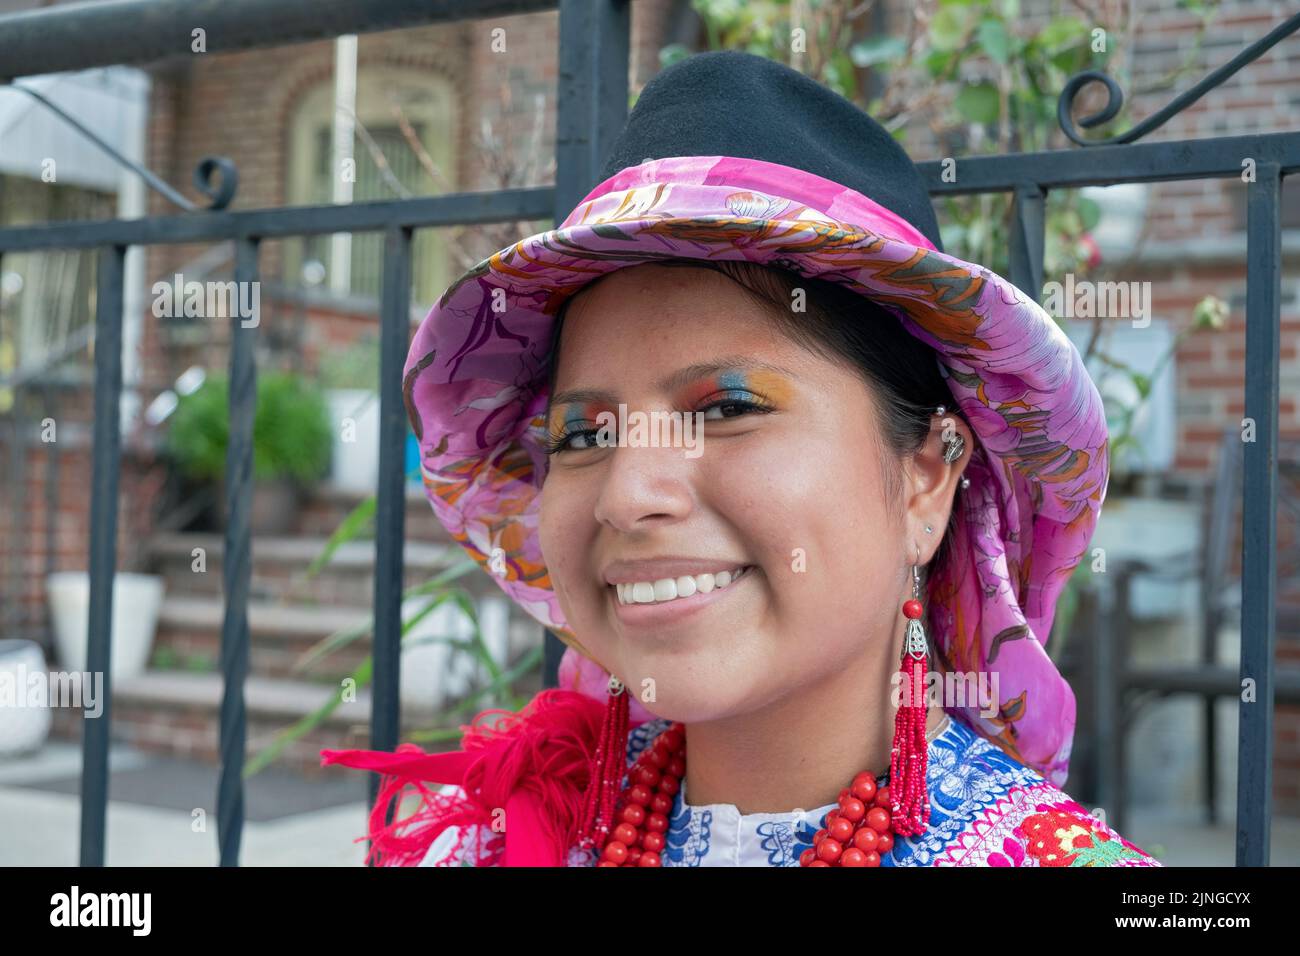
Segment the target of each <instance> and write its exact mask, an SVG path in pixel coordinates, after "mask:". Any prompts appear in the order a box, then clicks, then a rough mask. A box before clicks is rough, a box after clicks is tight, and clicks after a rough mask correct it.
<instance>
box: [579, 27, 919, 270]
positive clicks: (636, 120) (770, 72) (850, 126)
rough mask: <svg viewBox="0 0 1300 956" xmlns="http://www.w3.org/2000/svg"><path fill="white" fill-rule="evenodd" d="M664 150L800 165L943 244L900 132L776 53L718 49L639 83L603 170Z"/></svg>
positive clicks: (666, 152) (667, 153) (608, 173)
mask: <svg viewBox="0 0 1300 956" xmlns="http://www.w3.org/2000/svg"><path fill="white" fill-rule="evenodd" d="M668 156H737V157H744V158H746V159H761V160H764V161H765V162H769V163H779V164H780V165H782V166H789V167H791V168H793V169H802V170H804V171H805V172H809V173H813V174H814V175H816V176H821V177H822V178H823V179H829V180H832V181H833V182H837V183H842V184H843V185H845V186H848V187H849V188H850V189H853V190H855V191H857V192H859V193H861V194H862V195H864V196H866V197H867V198H869V199H874V200H875V201H876V202H878V203H880V205H882V206H884V207H885V208H886V209H888V210H890V211H891V212H894V213H897V214H898V215H899V216H902V217H903V218H904V219H906V220H907V221H908V222H910V223H911V224H912V225H913V226H915V227H916V228H917V229H918V230H920V232H921V233H922V235H924V236H925V237H926V238H927V239H929V240H930V242H932V243H933V244H934V247H935V248H936V249H939V250H941V251H942V249H943V245H942V244H941V243H940V241H939V224H938V222H937V221H936V220H935V218H934V207H933V206H932V205H931V204H930V196H929V194H928V193H927V192H926V189H925V186H924V185H923V184H922V182H921V176H920V174H919V173H918V172H917V169H916V166H915V165H914V164H913V163H912V160H911V159H909V158H908V155H907V153H906V152H904V151H903V147H902V146H900V145H899V143H898V141H897V140H896V139H894V137H893V136H891V135H890V134H889V131H888V130H886V129H885V128H884V127H883V126H881V125H880V124H879V123H877V122H876V121H875V120H874V119H872V118H871V117H870V116H868V115H867V114H866V113H864V112H863V111H862V110H861V109H859V108H858V107H857V106H855V105H854V104H853V103H850V102H849V101H848V100H846V99H845V98H844V97H842V96H840V95H839V94H838V93H836V92H835V91H834V90H831V89H828V88H827V87H825V86H822V85H821V84H820V83H818V82H817V81H816V80H813V79H810V78H809V77H807V76H804V75H803V74H802V73H800V72H798V71H797V70H793V69H791V68H790V67H788V66H785V65H784V64H782V63H777V62H775V61H774V60H769V59H767V58H765V57H761V56H755V55H754V54H752V53H743V52H740V51H738V50H720V51H717V52H713V53H699V54H696V55H695V56H690V57H686V58H685V59H683V60H679V61H678V62H676V63H674V64H673V65H672V66H670V67H667V68H666V69H664V70H663V71H662V72H661V73H659V74H658V75H657V76H655V77H654V79H652V80H651V81H650V82H649V83H647V84H646V85H645V88H644V89H642V91H641V95H640V97H639V98H638V99H637V101H636V105H635V106H634V107H633V108H632V114H631V115H630V116H629V117H628V121H627V126H626V127H624V129H623V132H622V134H621V135H620V136H619V138H618V140H617V141H616V142H615V143H614V147H613V152H612V154H611V155H610V157H609V159H608V160H607V161H606V162H605V165H604V168H603V169H602V171H601V174H600V178H601V179H602V180H603V179H608V178H609V177H610V176H613V175H614V174H615V173H617V172H618V171H619V170H620V169H625V168H627V167H628V166H637V165H639V164H641V163H642V162H644V161H645V160H647V159H662V158H664V157H668Z"/></svg>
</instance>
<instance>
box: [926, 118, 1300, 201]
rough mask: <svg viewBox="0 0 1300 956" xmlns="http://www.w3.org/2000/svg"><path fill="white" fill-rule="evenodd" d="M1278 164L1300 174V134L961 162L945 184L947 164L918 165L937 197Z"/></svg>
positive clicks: (1224, 172) (1228, 172)
mask: <svg viewBox="0 0 1300 956" xmlns="http://www.w3.org/2000/svg"><path fill="white" fill-rule="evenodd" d="M1245 157H1250V158H1252V159H1254V160H1255V162H1256V163H1257V164H1259V165H1263V164H1264V163H1277V164H1278V165H1280V166H1281V167H1282V173H1283V175H1286V174H1288V173H1293V172H1296V171H1298V170H1300V133H1261V134H1258V135H1252V136H1223V137H1219V138H1217V139H1199V140H1198V139H1188V140H1174V141H1172V142H1167V143H1131V144H1126V145H1122V146H1094V147H1091V148H1089V149H1056V150H1048V151H1046V152H1040V153H1008V154H1006V155H1005V156H971V157H969V158H966V159H963V160H961V162H960V164H959V165H958V169H957V177H956V179H955V180H953V181H952V182H944V179H943V161H942V160H931V161H928V162H924V163H917V167H918V168H919V169H920V171H921V175H922V177H923V179H924V181H925V184H926V188H927V189H929V190H930V192H931V193H933V194H935V195H948V196H954V195H961V194H968V193H988V192H1014V191H1015V190H1016V188H1017V187H1018V186H1020V185H1022V184H1024V183H1037V184H1038V185H1039V186H1041V187H1042V188H1043V189H1046V190H1052V189H1067V188H1075V187H1078V186H1109V185H1112V184H1114V183H1158V182H1174V181H1177V180H1187V179H1230V178H1233V177H1238V176H1240V175H1241V170H1242V159H1243V158H1245Z"/></svg>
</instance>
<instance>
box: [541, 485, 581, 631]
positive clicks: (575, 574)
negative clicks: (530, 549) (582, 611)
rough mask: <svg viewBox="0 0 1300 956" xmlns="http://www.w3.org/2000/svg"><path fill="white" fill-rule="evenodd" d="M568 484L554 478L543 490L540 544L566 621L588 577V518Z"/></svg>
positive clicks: (571, 615) (570, 616) (571, 614)
mask: <svg viewBox="0 0 1300 956" xmlns="http://www.w3.org/2000/svg"><path fill="white" fill-rule="evenodd" d="M569 484H570V483H569V482H566V481H564V480H563V479H560V480H558V481H557V480H556V479H555V478H554V476H552V478H551V479H550V480H548V481H547V482H546V484H545V485H543V486H542V495H541V505H540V510H539V512H538V523H537V540H538V546H539V547H540V548H541V550H542V560H543V561H545V563H546V570H547V572H548V574H549V575H550V579H551V587H552V589H553V590H554V591H555V594H556V597H557V598H558V599H559V601H560V609H561V610H563V611H564V614H565V617H566V618H572V617H573V614H574V611H575V610H577V608H575V607H574V606H573V597H574V596H575V595H577V594H580V593H581V591H580V587H579V585H580V584H581V583H582V575H583V574H584V573H585V572H584V570H583V564H582V555H583V554H584V553H585V546H586V545H585V542H584V539H583V535H584V531H583V529H584V528H585V527H586V519H587V517H588V516H587V515H584V513H583V512H581V511H579V510H578V508H577V502H576V501H575V500H574V498H575V496H574V494H573V492H572V489H571V488H570V487H569Z"/></svg>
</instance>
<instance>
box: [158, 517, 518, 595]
mask: <svg viewBox="0 0 1300 956" xmlns="http://www.w3.org/2000/svg"><path fill="white" fill-rule="evenodd" d="M327 541H328V538H327V537H323V536H319V535H315V536H301V537H269V536H268V537H260V536H259V537H254V538H253V540H252V545H251V548H250V551H251V557H252V568H251V571H250V582H249V587H250V590H249V594H250V597H251V598H252V599H254V600H262V601H284V602H292V603H295V604H302V605H319V606H339V605H342V606H353V607H370V606H372V605H373V603H374V578H375V546H374V541H373V540H368V541H359V540H354V541H349V542H347V543H345V544H343V545H340V546H339V548H338V549H337V550H336V551H335V552H334V554H333V555H332V556H331V558H330V561H329V563H328V564H327V565H325V566H324V567H323V568H321V569H320V570H319V571H318V572H317V573H316V574H315V575H313V576H311V577H310V578H309V577H308V576H307V569H308V568H309V567H310V565H311V563H312V562H313V561H314V560H316V558H317V557H318V556H319V555H321V554H323V553H324V550H325V546H326V543H327ZM224 556H225V537H224V536H223V535H220V534H206V533H205V534H200V533H188V532H185V533H174V532H170V533H159V534H156V535H154V536H153V537H151V538H150V539H149V543H148V558H149V561H150V563H151V565H152V567H153V568H154V570H155V573H158V574H161V575H162V576H163V578H164V580H165V582H166V585H167V593H168V594H185V595H208V596H217V595H220V594H222V592H223V589H224V574H223V562H224ZM465 559H466V555H465V552H464V550H463V549H462V548H461V547H460V546H459V545H457V544H454V543H451V544H448V543H446V542H442V543H436V544H426V543H421V542H414V541H409V540H408V541H407V542H406V544H405V547H404V548H403V581H404V586H405V587H408V588H409V587H414V586H416V585H418V584H421V583H423V582H425V581H428V580H430V579H431V578H433V577H434V576H435V575H437V574H439V573H440V572H442V571H444V570H446V569H447V568H450V567H453V566H455V565H457V564H460V563H461V562H462V561H463V560H465ZM454 584H455V586H457V587H461V588H463V589H465V590H468V591H470V593H473V594H490V593H492V591H494V590H496V591H497V592H498V593H499V589H498V588H497V586H496V585H495V584H494V583H493V582H492V581H491V580H490V579H489V578H488V576H487V575H486V574H484V573H483V572H482V571H480V570H479V569H477V568H475V569H474V570H473V571H471V572H469V573H467V574H465V575H462V576H461V577H460V578H458V579H457V580H456V581H455V582H454Z"/></svg>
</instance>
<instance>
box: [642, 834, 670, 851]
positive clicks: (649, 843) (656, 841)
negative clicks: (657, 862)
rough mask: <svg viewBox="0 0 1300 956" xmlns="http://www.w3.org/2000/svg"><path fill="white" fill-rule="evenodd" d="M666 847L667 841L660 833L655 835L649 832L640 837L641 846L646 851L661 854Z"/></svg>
mask: <svg viewBox="0 0 1300 956" xmlns="http://www.w3.org/2000/svg"><path fill="white" fill-rule="evenodd" d="M667 845H668V840H667V839H666V838H665V837H664V835H663V834H662V833H655V832H654V831H653V830H650V831H648V832H646V833H644V834H642V836H641V846H642V847H644V848H645V849H647V850H653V851H654V852H655V853H662V852H663V851H664V847H665V846H667Z"/></svg>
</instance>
